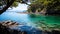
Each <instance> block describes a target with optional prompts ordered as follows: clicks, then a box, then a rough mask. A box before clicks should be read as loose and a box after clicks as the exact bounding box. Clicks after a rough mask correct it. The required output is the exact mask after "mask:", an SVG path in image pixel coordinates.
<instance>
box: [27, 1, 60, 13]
mask: <svg viewBox="0 0 60 34" xmlns="http://www.w3.org/2000/svg"><path fill="white" fill-rule="evenodd" d="M37 9H40V11H41V10H43V9H46V14H52V13H56V14H58V13H60V0H34V2H32V3H31V4H30V6H29V8H28V11H32V12H35V11H36V10H37Z"/></svg>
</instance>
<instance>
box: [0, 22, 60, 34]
mask: <svg viewBox="0 0 60 34" xmlns="http://www.w3.org/2000/svg"><path fill="white" fill-rule="evenodd" d="M18 25H20V24H18V23H17V22H13V21H4V22H0V33H3V34H27V31H23V32H22V31H21V30H15V29H11V28H13V27H17V26H18ZM31 32H32V31H31ZM41 32H42V34H60V30H52V31H49V30H45V31H41Z"/></svg>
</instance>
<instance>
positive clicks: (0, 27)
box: [0, 21, 26, 34]
mask: <svg viewBox="0 0 60 34" xmlns="http://www.w3.org/2000/svg"><path fill="white" fill-rule="evenodd" d="M8 23H10V24H8ZM13 24H14V23H12V22H9V21H5V22H0V34H26V31H21V30H16V29H11V28H10V27H11V26H12V25H13ZM16 25H17V24H16V23H15V24H14V26H13V27H15V26H16Z"/></svg>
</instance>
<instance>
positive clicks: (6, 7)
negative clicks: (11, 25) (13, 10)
mask: <svg viewBox="0 0 60 34" xmlns="http://www.w3.org/2000/svg"><path fill="white" fill-rule="evenodd" d="M14 1H15V0H11V1H10V2H9V3H8V4H7V5H6V6H5V7H3V9H1V10H0V14H2V13H3V12H5V11H6V10H7V9H8V8H9V7H10V6H11V5H12V4H13V2H14Z"/></svg>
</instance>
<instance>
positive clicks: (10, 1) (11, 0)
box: [0, 0, 28, 14]
mask: <svg viewBox="0 0 60 34" xmlns="http://www.w3.org/2000/svg"><path fill="white" fill-rule="evenodd" d="M1 1H2V2H3V1H4V2H5V6H4V7H3V8H2V9H1V10H0V14H2V13H3V12H5V11H6V10H7V9H8V8H9V7H10V6H11V5H12V4H13V3H14V4H13V5H16V2H20V3H26V2H27V1H28V0H1ZM13 5H12V6H13Z"/></svg>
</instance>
